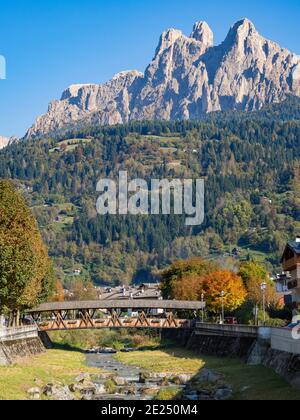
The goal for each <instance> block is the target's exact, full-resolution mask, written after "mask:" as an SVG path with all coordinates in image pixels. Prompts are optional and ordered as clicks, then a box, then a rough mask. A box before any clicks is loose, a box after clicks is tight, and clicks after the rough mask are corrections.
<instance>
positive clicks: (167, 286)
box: [161, 258, 217, 300]
mask: <svg viewBox="0 0 300 420" xmlns="http://www.w3.org/2000/svg"><path fill="white" fill-rule="evenodd" d="M216 269H217V268H216V266H215V265H214V264H213V263H212V262H210V261H208V260H204V259H202V258H190V259H188V260H180V261H176V262H174V263H173V264H172V265H171V266H170V267H169V268H167V269H166V270H165V271H163V273H162V275H161V291H162V295H163V297H164V298H165V299H178V300H197V299H198V298H199V293H200V295H201V290H202V286H201V279H202V277H203V276H204V275H206V274H209V273H211V272H213V271H215V270H216Z"/></svg>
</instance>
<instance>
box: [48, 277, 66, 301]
mask: <svg viewBox="0 0 300 420" xmlns="http://www.w3.org/2000/svg"><path fill="white" fill-rule="evenodd" d="M51 300H52V301H53V302H63V301H64V300H65V291H64V288H63V286H62V284H61V282H60V281H59V280H56V281H55V283H54V290H53V294H52V297H51Z"/></svg>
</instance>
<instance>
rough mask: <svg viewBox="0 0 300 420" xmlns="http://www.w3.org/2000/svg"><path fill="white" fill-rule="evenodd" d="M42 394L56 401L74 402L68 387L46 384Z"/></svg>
mask: <svg viewBox="0 0 300 420" xmlns="http://www.w3.org/2000/svg"><path fill="white" fill-rule="evenodd" d="M43 394H44V395H45V396H46V397H50V398H51V399H52V400H56V401H74V400H75V399H76V398H75V396H74V395H73V394H72V392H71V391H70V389H69V387H68V386H58V385H56V384H47V385H46V386H45V387H44V390H43Z"/></svg>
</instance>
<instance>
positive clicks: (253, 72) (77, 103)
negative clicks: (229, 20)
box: [26, 19, 300, 138]
mask: <svg viewBox="0 0 300 420" xmlns="http://www.w3.org/2000/svg"><path fill="white" fill-rule="evenodd" d="M288 95H294V96H299V97H300V59H299V57H298V56H297V55H296V54H293V53H292V52H290V51H288V50H287V49H284V48H281V47H280V46H279V45H278V44H276V43H275V42H272V41H269V40H268V39H266V38H264V37H263V36H261V35H260V34H259V33H258V31H257V30H256V28H255V26H254V24H253V23H252V22H251V21H250V20H249V19H242V20H240V21H238V22H237V23H235V24H234V25H233V26H232V27H231V29H230V30H229V33H228V35H227V37H226V39H225V41H224V42H223V43H222V44H220V45H218V46H214V42H213V32H212V30H211V29H210V27H209V26H208V24H207V23H206V22H203V21H200V22H197V23H196V24H195V25H194V27H193V30H192V33H191V35H190V36H186V35H184V34H183V33H182V31H180V30H177V29H168V30H167V31H165V32H163V34H162V35H161V37H160V40H159V44H158V47H157V49H156V54H155V56H154V58H153V60H152V61H151V62H150V64H149V65H148V67H147V69H146V71H145V73H144V74H143V73H139V72H138V71H125V72H121V73H118V74H117V75H116V76H114V77H113V78H112V79H111V80H110V81H108V82H106V83H104V84H100V85H97V84H89V85H72V86H70V87H69V88H68V89H67V90H66V91H65V92H64V93H63V96H62V99H61V100H60V101H53V102H51V104H50V106H49V110H48V113H47V114H45V115H43V116H41V117H39V118H38V119H37V121H36V123H35V124H34V125H33V127H32V128H31V129H30V130H29V131H28V133H27V135H26V137H27V138H29V137H40V136H43V135H45V134H46V133H49V132H53V131H57V130H62V129H64V128H68V127H69V126H70V125H71V126H72V125H74V124H77V123H78V122H80V123H82V124H84V123H85V124H99V125H112V124H122V123H126V122H128V121H132V120H178V119H197V118H201V117H202V116H203V115H205V114H206V113H208V112H214V111H223V110H232V109H236V110H243V111H254V110H258V109H261V108H262V107H263V106H264V105H266V104H269V103H274V102H276V103H277V102H281V101H283V100H285V99H286V97H287V96H288Z"/></svg>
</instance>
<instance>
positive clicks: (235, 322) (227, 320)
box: [225, 316, 238, 325]
mask: <svg viewBox="0 0 300 420" xmlns="http://www.w3.org/2000/svg"><path fill="white" fill-rule="evenodd" d="M225 324H227V325H238V320H237V319H236V318H235V317H233V316H229V317H227V318H225Z"/></svg>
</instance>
